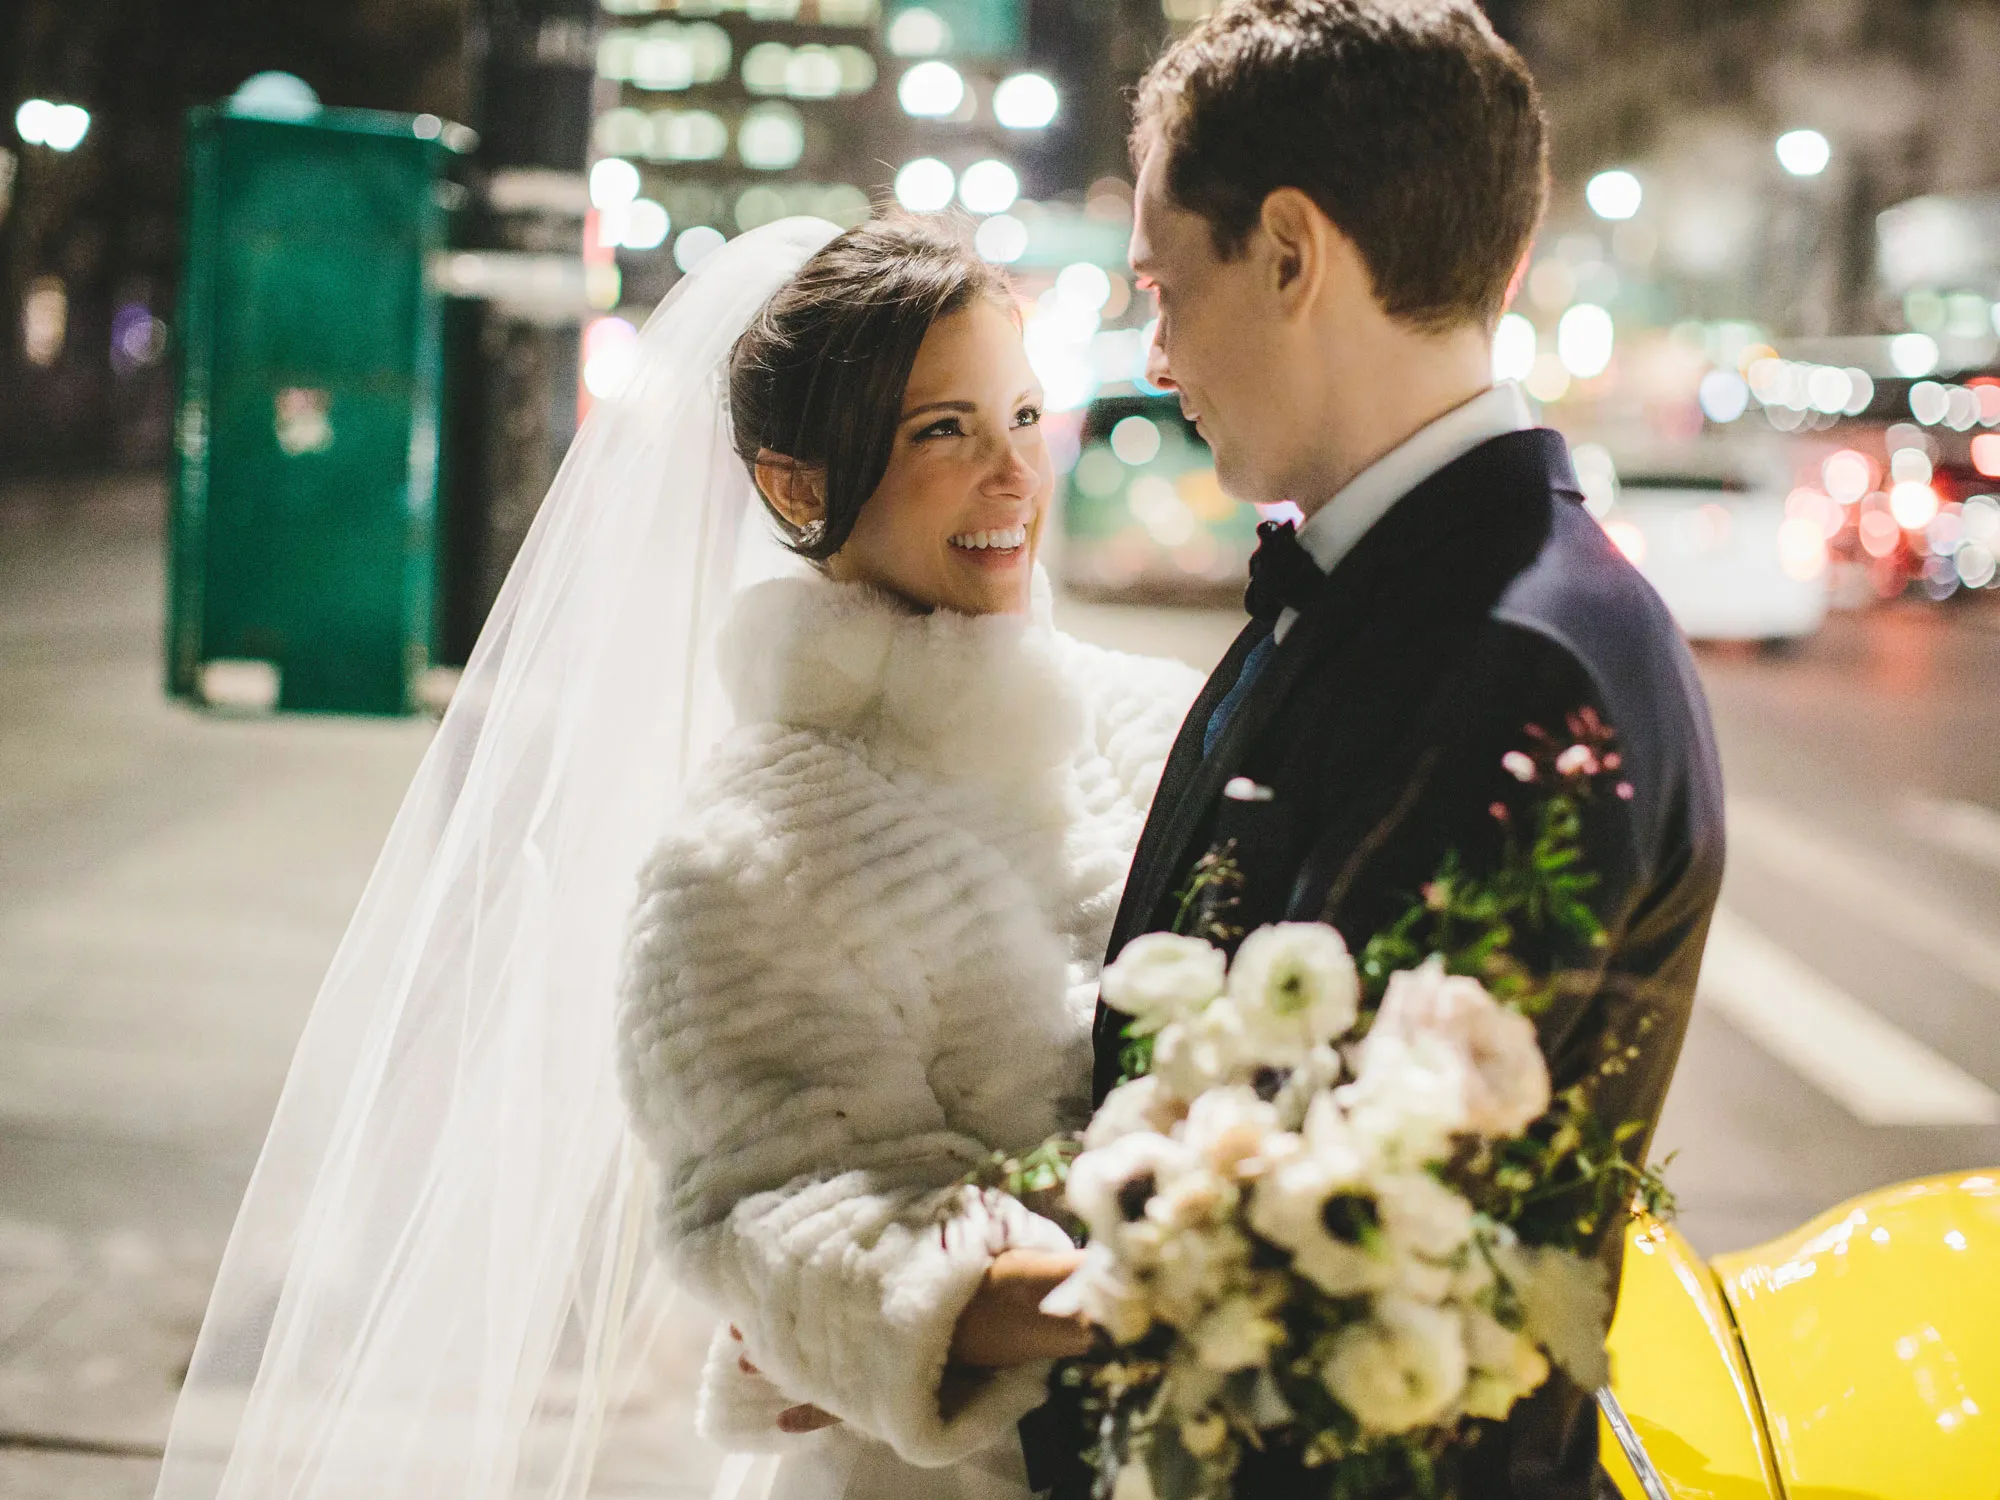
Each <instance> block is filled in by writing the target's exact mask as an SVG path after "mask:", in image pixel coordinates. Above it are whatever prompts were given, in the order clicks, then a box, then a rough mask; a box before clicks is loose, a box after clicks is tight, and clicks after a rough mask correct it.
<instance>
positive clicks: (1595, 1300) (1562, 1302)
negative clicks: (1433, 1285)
mask: <svg viewBox="0 0 2000 1500" xmlns="http://www.w3.org/2000/svg"><path fill="white" fill-rule="evenodd" d="M1493 1258H1494V1261H1495V1263H1496V1264H1497V1265H1498V1267H1499V1270H1500V1275H1501V1276H1502V1277H1504V1278H1505V1279H1506V1281H1507V1284H1508V1285H1509V1286H1511V1287H1512V1288H1513V1289H1514V1295H1515V1296H1516V1297H1518V1298H1519V1299H1520V1302H1521V1312H1522V1315H1523V1323H1524V1325H1525V1326H1524V1329H1523V1331H1524V1332H1526V1333H1527V1335H1528V1337H1530V1338H1531V1339H1533V1340H1534V1341H1535V1342H1536V1343H1537V1344H1539V1345H1540V1346H1541V1347H1542V1348H1544V1349H1546V1350H1548V1353H1549V1358H1550V1359H1552V1360H1554V1361H1555V1363H1556V1364H1557V1365H1559V1366H1560V1367H1561V1368H1562V1370H1563V1373H1564V1374H1566V1375H1568V1376H1569V1378H1570V1379H1571V1380H1574V1381H1575V1382H1576V1383H1577V1384H1578V1385H1580V1386H1582V1387H1583V1388H1584V1389H1585V1390H1586V1391H1594V1390H1596V1389H1597V1388H1598V1387H1599V1386H1601V1385H1603V1384H1604V1383H1605V1382H1606V1381H1608V1380H1609V1379H1610V1378H1611V1362H1610V1360H1609V1358H1608V1357H1607V1356H1606V1355H1605V1352H1604V1339H1605V1335H1606V1334H1608V1333H1609V1332H1610V1330H1611V1292H1610V1289H1609V1288H1610V1278H1609V1276H1608V1275H1607V1274H1606V1272H1605V1269H1604V1267H1603V1266H1602V1265H1601V1264H1600V1263H1598V1262H1597V1261H1594V1260H1585V1259H1583V1257H1581V1256H1578V1255H1571V1254H1570V1253H1569V1252H1568V1251H1566V1250H1555V1249H1550V1248H1547V1247H1536V1246H1531V1245H1520V1244H1514V1245H1503V1246H1500V1247H1498V1248H1496V1249H1495V1250H1494V1252H1493Z"/></svg>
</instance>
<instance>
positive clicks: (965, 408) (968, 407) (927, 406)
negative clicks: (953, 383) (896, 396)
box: [899, 401, 979, 422]
mask: <svg viewBox="0 0 2000 1500" xmlns="http://www.w3.org/2000/svg"><path fill="white" fill-rule="evenodd" d="M978 410H979V403H978V402H977V401H926V402H925V403H924V404H923V405H922V406H913V407H911V408H910V409H909V410H908V411H906V412H904V413H903V415H902V416H901V418H899V420H900V421H904V422H907V421H910V420H911V419H912V418H914V417H921V416H923V415H924V414H925V413H926V412H933V411H955V412H961V413H964V414H966V415H970V414H971V413H973V412H976V411H978Z"/></svg>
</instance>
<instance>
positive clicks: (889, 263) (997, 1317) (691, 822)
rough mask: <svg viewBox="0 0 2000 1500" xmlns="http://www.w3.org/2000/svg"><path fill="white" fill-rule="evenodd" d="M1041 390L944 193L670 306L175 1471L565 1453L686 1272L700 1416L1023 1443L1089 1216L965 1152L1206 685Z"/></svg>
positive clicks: (1062, 1349) (189, 1405)
mask: <svg viewBox="0 0 2000 1500" xmlns="http://www.w3.org/2000/svg"><path fill="white" fill-rule="evenodd" d="M1040 416H1041V408H1040V394H1039V390H1038V387H1037V386H1036V383H1035V380H1034V377H1033V374H1032V372H1031V371H1030V369H1029V366H1028V363H1027V360H1026V357H1025V354H1024V351H1023V347H1022V341H1021V334H1020V328H1019V325H1018V322H1017V320H1016V316H1015V312H1014V305H1013V302H1012V300H1011V296H1010V294H1009V292H1008V289H1007V287H1006V285H1005V283H1004V281H1003V280H1002V279H1001V278H1000V276H999V273H997V272H995V271H993V270H992V269H991V268H989V267H987V266H986V265H984V264H983V263H982V262H981V261H980V260H979V259H978V257H977V256H976V255H974V254H973V253H972V252H971V251H970V250H969V248H967V247H966V246H965V245H963V244H962V243H961V242H960V241H959V240H958V239H957V238H956V237H955V236H954V234H953V233H952V232H951V231H950V230H949V229H948V227H946V226H944V225H942V224H940V223H938V222H935V221H925V220H921V219H915V218H896V219H892V220H887V221H878V222H874V223H871V224H867V225H863V226H861V227H860V228H858V229H854V230H850V231H847V232H846V233H844V234H843V233H840V232H838V231H836V230H835V229H834V227H833V226H831V225H827V224H823V223H820V222H818V221H815V220H799V219H793V220H786V221H782V222H780V223H778V224H774V225H770V226H767V227H766V228H764V229H761V230H757V231H753V232H751V233H749V234H746V235H743V236H741V237H739V238H738V239H736V240H734V241H732V242H731V243H730V244H729V245H728V246H726V247H725V248H724V249H722V250H720V251H718V252H717V253H716V254H714V255H713V256H711V257H710V258H709V259H708V260H706V261H704V262H703V263H702V264H701V265H700V266H699V267H697V269H696V270H695V271H694V272H693V273H691V274H690V275H689V276H688V277H687V278H685V279H684V281H683V282H682V283H681V284H680V286H678V287H677V288H676V289H675V291H674V293H673V294H672V295H670V296H669V298H668V299H667V300H666V302H664V303H663V304H662V305H661V307H660V309H659V310H658V311H657V312H656V313H655V314H654V316H653V318H652V319H651V320H650V321H649V322H648V324H647V327H646V329H645V331H644V333H643V335H642V337H641V340H640V346H639V356H638V363H637V367H636V370H635V372H634V374H633V377H632V379H631V380H630V381H629V383H628V384H627V385H626V387H625V389H624V390H623V392H622V393H621V394H620V395H619V396H618V397H616V398H614V399H611V400H607V401H605V402H603V403H601V404H600V407H599V409H598V410H597V411H596V412H595V413H594V414H593V416H592V418H591V420H590V421H589V422H588V423H587V424H586V426H585V428H584V430H583V432H582V433H581V434H580V435H579V438H578V440H577V442H576V444H575V445H574V446H573V448H572V450H571V453H570V456H569V457H568V459H567V460H566V461H565V463H564V465H563V468H562V471H561V473H560V474H559V475H558V477H557V480H556V482H555V484H554V486H553V488H552V489H551V492H550V495H549V498H548V500H547V501H546V502H545V504H544V506H543V508H542V511H541V513H540V515H539V516H538V518H537V521H536V524H535V528H534V530H533V532H532V533H531V535H530V537H529V540H528V542H527V544H526V546H525V547H524V548H523V550H522V553H521V556H520V558H519V560H518V561H517V562H516V564H515V566H514V569H513V571H512V572H511V574H510V575H509V579H508V582H507V585H506V588H505V589H504V590H503V592H502V594H501V598H500V600H499V602H498V603H497V604H496V606H495V609H494V613H493V616H492V619H491V620H490V622H489V624H488V626H487V629H486V631H485V632H484V634H483V635H482V637H481V641H480V644H479V647H478V649H477V650H476V651H475V652H474V655H473V659H472V661H471V663H470V664H469V666H468V668H467V671H466V674H465V677H464V680H463V682H462V684H461V688H460V691H459V693H458V694H457V696H456V697H455V699H454V701H453V704H452V707H451V710H450V712H449V713H448V714H447V715H446V718H445V720H444V723H443V724H442V726H441V727H440V730H439V732H438V736H437V738H436V740H435V742H434V743H433V745H432V748H431V750H430V752H429V753H428V755H427V756H426V758H425V762H424V765H423V766H422V768H421V769H420V770H419V773H418V776H417V778H416V780H415V782H414V783H413V785H412V788H411V790H410V793H409V795H408V797H407V799H406V800H405V803H404V806H403V809H402V811H401V812H400V813H399V815H398V817H397V820H396V824H395V826H394V828H393V829H392V831H391V834H390V837H389V841H388V845H387V847H386V848H385V850H384V853H383V856H382V859H381V862H380V863H379V865H378V867H377V869H376V871H375V874H374V876H373V877H372V879H371V881H370V883H369V887H368V890H367V891H366V893H365V894H364V896H363V899H362V902H361V905H360V908H359V910H358V911H357V914H356V917H355V920H354V923H353V925H352V927H351V928H350V930H349V932H348V934H347V936H346V938H345V939H344V940H343V942H342V945H341V947H340V950H339V952H338V953H337V954H336V956H335V960H334V963H333V965H332V968H331V970H330V972H329V974H328V977H327V980H326V982H325V985H324V986H323V988H322V990H321V993H320V997H319V999H318V1001H317V1003H316V1004H315V1006H314V1009H313V1013H312V1015H311V1017H310V1019H309V1021H308V1024H307V1027H306V1030H305V1032H304V1034H303V1036H302V1037H301V1040H300V1044H299V1048H298V1051H297V1054H296V1056H295V1058H294V1062H293V1066H292V1070H291V1073H290V1075H289V1076H288V1078H287V1080H286V1085H285V1090H284V1094H283V1096H282V1098H281V1100H280V1104H279V1108H278V1111H277V1115H276V1117H275V1119H274V1121H273V1124H272V1128H271V1132H270V1135H269V1137H268V1138H267V1140H266V1143H265V1147H264V1151H263V1154H262V1155H261V1157H260V1159H259V1162H258V1166H257V1170H256V1173H255V1175H254V1176H253V1178H252V1181H251V1184H250V1188H249V1190H248V1192H247V1194H246V1197H245V1200H244V1204H243V1207H242V1210H241V1212H240V1214H239V1217H238V1221H237V1225H236V1228H235V1230H234V1231H233V1233H232V1235H231V1239H230V1244H229V1248H228V1251H227V1253H226V1255H225V1257H224V1261H223V1264H222V1268H221V1271H220V1273H219V1275H218V1278H217V1282H216V1287H215V1291H214V1294H213V1296H212V1299H211V1302H210V1307H209V1311H208V1315H207V1318H206V1319H205V1321H204V1324H203V1328H202V1333H201V1337H200V1341H199V1343H198V1345H197V1348H196V1351H195V1356H194V1360H193V1362H192V1365H191V1367H190V1370H189V1375H188V1380H187V1385H186V1388H185V1390H184V1392H183V1395H182V1399H181V1402H180V1405H179V1407H178V1409H177V1411H176V1415H175V1420H174V1425H173V1429H172V1433H171V1435H170V1438H169V1443H168V1449H167V1455H166V1460H165V1463H164V1466H163V1469H162V1476H161V1481H160V1487H159V1491H158V1494H159V1497H160V1500H197V1497H200V1500H209V1497H221V1496H228V1497H242V1500H250V1497H258V1500H261V1497H265V1496H269V1495H275V1494H283V1495H286V1496H288V1497H291V1500H360V1497H364V1496H365V1497H367V1500H419V1497H424V1500H428V1497H432V1496H442V1495H450V1496H454V1497H464V1500H501V1497H516V1496H523V1497H525V1496H534V1497H536V1500H583V1497H585V1496H586V1495H589V1494H591V1493H592V1488H591V1481H592V1472H593V1466H594V1464H595V1463H596V1461H597V1458H598V1454H599V1452H600V1449H601V1448H602V1446H603V1443H604V1440H605V1433H606V1430H607V1427H608V1426H611V1425H615V1422H616V1419H617V1408H618V1406H619V1402H620V1400H621V1399H622V1396H623V1394H624V1392H625V1391H626V1390H627V1389H628V1387H629V1386H630V1384H631V1382H632V1381H633V1380H634V1379H643V1376H644V1372H645V1370H646V1369H647V1368H648V1366H649V1365H651V1366H654V1367H657V1366H658V1365H659V1364H660V1362H661V1361H662V1360H663V1359H668V1358H670V1357H671V1352H672V1351H671V1350H669V1351H666V1352H665V1353H663V1352H662V1350H661V1349H660V1348H658V1347H657V1346H656V1345H653V1344H650V1343H649V1336H650V1335H651V1334H652V1333H654V1332H655V1331H657V1330H658V1329H659V1328H660V1327H661V1326H663V1325H664V1326H673V1320H672V1317H671V1311H672V1306H673V1304H672V1298H671V1295H670V1292H671V1290H672V1288H673V1286H674V1285H675V1284H676V1283H678V1284H680V1285H683V1286H685V1287H686V1288H687V1289H688V1290H689V1291H690V1292H691V1293H692V1294H693V1295H695V1296H696V1297H698V1298H699V1299H700V1300H701V1302H702V1303H704V1304H705V1305H706V1307H707V1308H708V1309H709V1310H710V1311H711V1312H712V1313H714V1314H715V1315H717V1316H718V1317H719V1319H720V1322H719V1323H718V1325H717V1328H716V1333H715V1336H714V1339H713V1342H712V1343H711V1345H710V1349H709V1354H708V1356H707V1359H706V1362H705V1366H704V1369H703V1373H702V1376H701V1392H700V1397H699V1417H698V1421H699V1425H700V1427H701V1429H702V1430H703V1431H704V1432H705V1433H706V1434H708V1435H709V1436H710V1437H711V1438H713V1439H714V1440H715V1441H717V1442H719V1443H721V1444H722V1445H723V1446H724V1447H727V1448H732V1449H736V1450H738V1451H740V1452H742V1451H747V1450H752V1449H757V1450H776V1457H775V1458H772V1457H768V1456H767V1457H764V1458H760V1459H757V1460H755V1466H754V1468H748V1467H746V1466H749V1465H751V1464H752V1460H751V1459H749V1458H747V1457H745V1458H740V1459H735V1460H731V1461H730V1463H729V1464H727V1465H725V1466H724V1482H725V1485H726V1486H727V1487H730V1488H732V1489H733V1492H734V1493H736V1494H738V1495H748V1494H749V1493H750V1491H751V1490H752V1489H753V1488H763V1489H765V1490H766V1491H767V1492H768V1493H769V1494H771V1495H772V1496H773V1497H774V1500H775V1497H785V1500H793V1497H798V1500H804V1497H808V1496H809V1497H814V1500H831V1497H833V1496H839V1495H849V1496H854V1497H857V1500H899V1497H902V1496H923V1497H926V1500H929V1497H953V1496H966V1497H971V1496H992V1497H996V1500H997V1497H1002V1496H1013V1497H1019V1496H1023V1495H1025V1494H1026V1477H1025V1473H1024V1469H1023V1464H1022V1457H1021V1449H1020V1443H1019V1441H1018V1439H1017V1438H1016V1436H1015V1424H1016V1423H1017V1421H1018V1420H1019V1419H1020V1418H1021V1417H1022V1416H1023V1415H1024V1414H1025V1413H1027V1412H1028V1411H1029V1410H1030V1409H1032V1408H1033V1407H1035V1406H1036V1405H1038V1404H1039V1403H1040V1401H1041V1399H1042V1394H1043V1383H1044V1380H1045V1377H1046V1373H1047V1368H1048V1364H1047V1362H1048V1361H1049V1360H1050V1359H1051V1358H1053V1357H1057V1356H1060V1355H1063V1354H1066V1353H1069V1352H1073V1351H1076V1350H1079V1349H1081V1348H1082V1347H1083V1346H1084V1344H1085V1343H1086V1342H1087V1340H1088V1334H1087V1332H1086V1331H1085V1330H1084V1329H1082V1328H1080V1327H1079V1326H1077V1325H1075V1324H1072V1323H1070V1322H1067V1321H1065V1320H1062V1319H1058V1318H1054V1317H1050V1316H1047V1315H1045V1314H1042V1313H1041V1312H1040V1311H1039V1304H1040V1302H1041V1300H1042V1297H1043V1296H1044V1295H1045V1293H1046V1292H1047V1291H1048V1290H1049V1289H1050V1288H1051V1287H1052V1286H1053V1285H1054V1284H1055V1283H1056V1282H1057V1281H1059V1280H1060V1279H1061V1278H1062V1277H1063V1276H1064V1275H1065V1274H1066V1273H1067V1271H1068V1269H1069V1268H1070V1266H1071V1265H1072V1264H1073V1263H1074V1259H1073V1256H1072V1253H1071V1252H1070V1249H1069V1242H1068V1240H1067V1239H1066V1238H1065V1237H1064V1235H1063V1234H1062V1232H1061V1231H1060V1230H1059V1229H1058V1228H1057V1227H1056V1226H1055V1225H1054V1224H1053V1223H1050V1222H1049V1221H1047V1220H1045V1219H1042V1218H1040V1217H1038V1216H1037V1215H1035V1214H1033V1213H1032V1212H1030V1211H1028V1210H1027V1209H1026V1208H1024V1207H1023V1206H1022V1205H1020V1204H1018V1203H1016V1202H1014V1201H1013V1200H1011V1199H1007V1198H1004V1197H1002V1196H999V1195H994V1194H982V1193H979V1192H975V1191H973V1190H970V1189H967V1188H964V1187H962V1186H961V1185H960V1184H961V1183H962V1181H963V1179H964V1178H965V1176H966V1174H967V1173H968V1171H970V1169H972V1168H973V1167H974V1166H975V1165H977V1164H978V1163H979V1162H980V1161H981V1160H983V1159H984V1158H985V1157H986V1156H987V1155H988V1154H989V1153H991V1152H993V1151H995V1150H1012V1149H1018V1148H1023V1147H1027V1146H1030V1145H1032V1144H1034V1143H1036V1142H1038V1141H1039V1140H1041V1139H1042V1138H1043V1137H1045V1136H1046V1135H1048V1134H1050V1133H1051V1132H1053V1131H1056V1130H1059V1129H1062V1128H1065V1127H1070V1126H1075V1125H1079V1124H1081V1123H1082V1120H1083V1118H1084V1116H1085V1114H1086V1113H1087V1110H1088V1105H1089V1097H1090V1077H1089V1074H1090V1043H1089V1030H1090V1023H1091V1016H1092V1006H1093V1003H1094V990H1095V980H1096V969H1097V965H1098V962H1099V960H1100V958H1101V956H1102V954H1103V951H1104V946H1105V940H1106V936H1107V933H1108V930H1109V927H1110V924H1111V921H1112V917H1113V915H1114V912H1115V909H1116V906H1117V901H1118V896H1119V893H1120V888H1121V885H1122V883H1123V880H1124V877H1125V872H1126V868H1127V865H1128V863H1129V860H1130V857H1131V852H1132V848H1133V845H1134V843H1135V842H1136V840H1137V837H1138V834H1139V830H1140V827H1141V825H1142V823H1143V820H1144V815H1145V810H1146V805H1147V802H1148V800H1149V798H1150V796H1151V793H1152V789H1153V784H1154V782H1155V780H1156V778H1157V776H1158V773H1159V769H1160V766H1161V763H1162V761H1163V760H1164V757H1165V755H1166V753H1167V750H1168V748H1169V746H1170V743H1171V741H1172V738H1173V736H1174V733H1175V731H1176V729H1177V728H1178V725H1179V722H1180V719H1181V717H1182V714H1183V712H1184V711H1185V709H1186V706H1187V704H1188V703H1189V701H1190V700H1191V699H1192V697H1193V695H1194V691H1195V688H1196V686H1197V678H1196V675H1195V674H1194V673H1193V672H1191V671H1189V670H1187V669H1185V668H1183V667H1181V666H1179V665H1177V664H1173V663H1167V662H1160V661H1153V660H1149V659H1143V658H1135V657H1129V656H1121V655H1118V654H1115V653H1112V652H1108V651H1103V650H1099V649H1097V648H1094V647H1090V646H1087V645H1085V644H1083V643H1081V642H1078V641H1075V640H1073V639H1070V638H1069V637H1067V636H1065V635H1063V634H1062V633H1061V632H1059V631H1057V630H1055V629H1054V628H1053V626H1052V625H1051V623H1050V620H1049V603H1048V595H1047V588H1046V584H1045V582H1044V581H1043V579H1042V577H1041V574H1040V572H1039V570H1038V568H1037V567H1036V562H1035V559H1036V555H1037V551H1038V548H1039V545H1040V542H1041V540H1042V536H1043V532H1044V528H1045V525H1046V523H1047V520H1048V510H1049V502H1050V494H1051V489H1052V479H1051V464H1050V460H1049V456H1048V449H1047V446H1046V443H1045V442H1044V439H1043V436H1042V433H1041V431H1040V427H1039V423H1040ZM774 538H775V539H776V540H775V541H774ZM635 872H637V888H636V897H637V899H636V904H635V900H634V896H635V887H634V876H635ZM815 1429H818V1430H815ZM673 1461H674V1462H675V1465H676V1468H681V1467H683V1466H684V1467H685V1468H686V1469H687V1470H688V1471H690V1472H693V1471H699V1470H700V1469H701V1468H702V1467H704V1465H703V1464H702V1461H701V1460H700V1459H699V1458H698V1457H696V1456H694V1455H684V1456H683V1455H676V1456H675V1459H674V1460H673ZM774 1470H775V1472H774ZM746 1475H747V1476H748V1478H749V1479H751V1480H754V1484H750V1483H746ZM656 1477H657V1479H658V1480H659V1481H661V1482H664V1483H670V1484H676V1485H681V1486H682V1487H681V1488H676V1489H675V1490H674V1493H687V1492H688V1491H687V1490H686V1489H685V1488H684V1485H685V1476H684V1475H683V1474H681V1473H672V1474H659V1475H657V1476H656Z"/></svg>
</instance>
